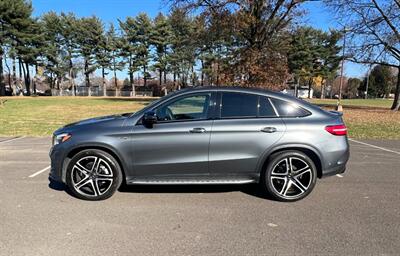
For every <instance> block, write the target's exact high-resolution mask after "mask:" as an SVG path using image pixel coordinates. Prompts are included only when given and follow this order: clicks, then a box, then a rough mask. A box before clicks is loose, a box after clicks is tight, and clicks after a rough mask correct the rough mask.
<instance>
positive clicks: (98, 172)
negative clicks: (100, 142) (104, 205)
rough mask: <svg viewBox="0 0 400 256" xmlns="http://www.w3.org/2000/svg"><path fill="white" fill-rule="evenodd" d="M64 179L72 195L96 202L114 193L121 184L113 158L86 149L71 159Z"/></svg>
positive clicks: (95, 150)
mask: <svg viewBox="0 0 400 256" xmlns="http://www.w3.org/2000/svg"><path fill="white" fill-rule="evenodd" d="M66 179H67V185H68V187H69V189H70V191H71V192H72V194H73V195H75V196H76V197H78V198H80V199H84V200H92V201H96V200H104V199H107V198H109V197H111V196H112V195H113V194H114V193H115V191H116V190H117V189H118V187H119V186H120V185H121V183H122V173H121V169H120V166H119V164H118V162H117V161H116V160H115V158H114V157H113V156H111V155H110V154H108V153H106V152H104V151H101V150H97V149H88V150H83V151H81V152H79V153H77V154H76V155H74V156H73V157H72V159H71V161H70V163H69V165H68V169H67V177H66Z"/></svg>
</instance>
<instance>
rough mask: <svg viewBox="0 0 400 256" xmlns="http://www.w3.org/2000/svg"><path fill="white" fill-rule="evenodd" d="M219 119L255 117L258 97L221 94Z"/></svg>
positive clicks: (242, 94)
mask: <svg viewBox="0 0 400 256" xmlns="http://www.w3.org/2000/svg"><path fill="white" fill-rule="evenodd" d="M221 104H222V107H221V117H222V118H232V117H256V116H257V104H258V96H257V95H253V94H245V93H235V92H224V93H222V103H221Z"/></svg>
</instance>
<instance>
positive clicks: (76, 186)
mask: <svg viewBox="0 0 400 256" xmlns="http://www.w3.org/2000/svg"><path fill="white" fill-rule="evenodd" d="M90 180H91V179H90V178H89V176H86V177H85V178H83V179H81V180H80V181H79V182H78V183H76V184H75V188H76V189H79V190H80V188H81V187H83V186H85V185H86V184H88V183H89V182H90Z"/></svg>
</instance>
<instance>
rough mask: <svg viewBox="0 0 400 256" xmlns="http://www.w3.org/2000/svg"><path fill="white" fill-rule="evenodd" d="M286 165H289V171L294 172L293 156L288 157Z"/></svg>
mask: <svg viewBox="0 0 400 256" xmlns="http://www.w3.org/2000/svg"><path fill="white" fill-rule="evenodd" d="M286 163H287V164H286V166H287V171H288V173H292V172H293V163H292V158H291V157H289V158H287V159H286Z"/></svg>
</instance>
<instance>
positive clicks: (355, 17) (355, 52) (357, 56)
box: [326, 0, 400, 111]
mask: <svg viewBox="0 0 400 256" xmlns="http://www.w3.org/2000/svg"><path fill="white" fill-rule="evenodd" d="M326 2H327V4H328V6H330V7H331V8H333V9H334V10H335V11H336V14H337V17H338V19H339V20H340V21H341V22H343V25H344V26H345V27H347V28H349V31H350V32H349V35H350V39H351V40H350V46H349V47H348V49H349V59H350V60H351V61H354V62H357V63H365V64H380V65H386V66H392V67H396V68H397V69H398V70H399V71H400V1H399V0H388V1H378V0H329V1H328V0H326ZM399 96H400V72H398V76H397V84H396V89H395V98H394V102H393V105H392V109H393V110H396V111H397V110H399V109H400V99H399Z"/></svg>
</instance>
